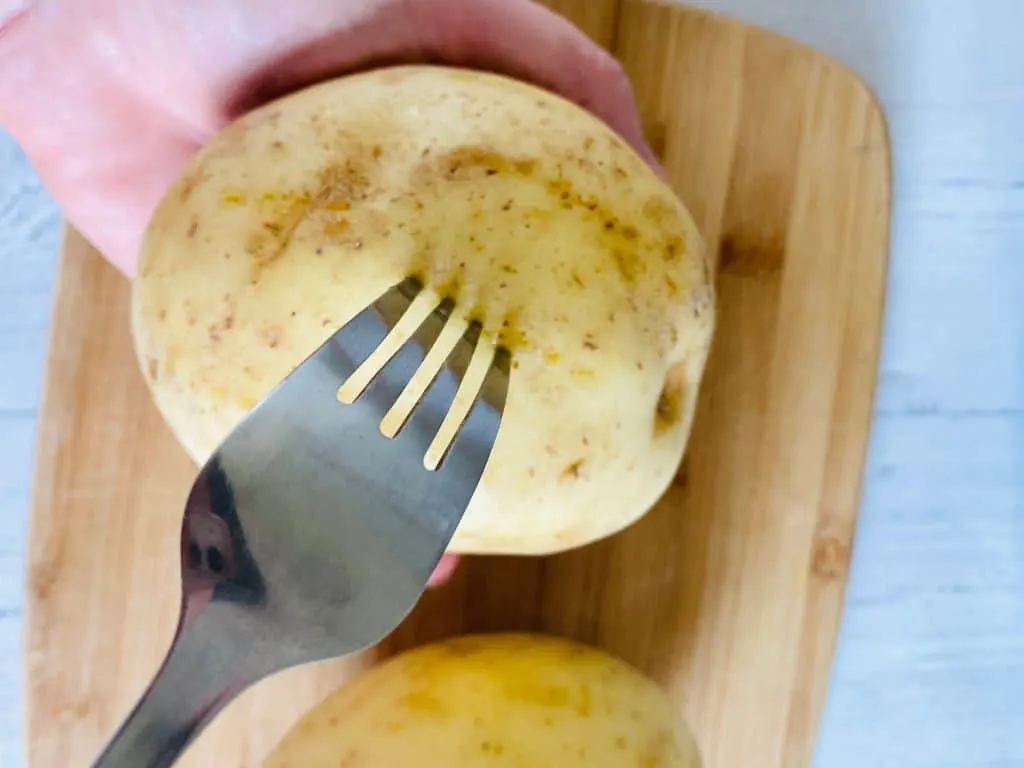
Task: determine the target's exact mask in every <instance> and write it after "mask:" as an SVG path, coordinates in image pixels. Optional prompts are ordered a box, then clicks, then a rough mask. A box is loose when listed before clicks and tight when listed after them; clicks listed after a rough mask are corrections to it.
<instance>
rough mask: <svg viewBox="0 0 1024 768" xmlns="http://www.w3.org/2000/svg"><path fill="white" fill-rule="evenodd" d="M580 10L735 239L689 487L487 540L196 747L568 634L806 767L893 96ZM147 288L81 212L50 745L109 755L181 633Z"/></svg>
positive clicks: (53, 392) (819, 60) (36, 538)
mask: <svg viewBox="0 0 1024 768" xmlns="http://www.w3.org/2000/svg"><path fill="white" fill-rule="evenodd" d="M557 5H558V7H559V10H561V11H562V12H565V13H567V14H568V15H569V16H570V17H573V18H576V17H577V15H578V17H579V19H580V20H581V23H583V24H584V25H585V26H586V28H587V29H588V30H589V31H590V32H591V33H592V34H594V35H595V36H597V37H598V39H602V40H604V41H605V42H609V41H611V40H614V41H615V46H616V47H615V51H616V53H617V54H618V55H619V56H620V57H621V58H622V60H623V61H624V63H625V65H626V67H627V70H628V71H629V73H630V75H631V76H632V78H633V80H634V83H635V85H636V89H637V97H638V101H639V103H640V106H641V110H642V113H643V117H644V121H645V125H646V126H647V128H648V133H649V135H650V137H651V140H652V143H653V144H654V145H655V146H656V148H657V149H658V151H659V152H660V154H661V155H662V157H663V159H664V162H665V165H666V168H667V170H668V173H669V176H670V178H671V181H672V183H673V185H674V187H675V188H676V189H677V191H678V192H679V193H680V195H681V196H682V198H683V199H684V200H685V201H686V202H687V204H688V205H689V206H690V207H691V209H692V210H693V212H694V214H695V216H696V217H697V219H698V222H699V224H700V226H701V228H702V231H703V232H704V233H705V235H706V237H707V238H708V241H709V243H710V245H711V247H712V248H713V249H714V252H715V253H716V254H717V258H718V264H719V275H718V290H719V297H720V323H719V330H718V333H717V336H716V340H715V344H714V349H713V352H712V357H711V360H710V363H709V367H708V371H707V378H706V384H705V387H704V390H703V392H702V396H701V402H700V408H699V414H698V417H697V421H696V424H695V426H694V433H693V437H692V441H691V446H690V449H689V451H688V454H687V458H686V459H685V461H684V462H683V465H682V466H681V468H680V472H679V475H678V477H677V479H676V482H675V483H674V485H673V486H672V488H670V490H669V491H668V492H667V493H666V494H665V496H664V498H663V499H662V500H661V502H660V503H659V504H658V505H657V506H656V508H655V509H653V510H652V511H651V512H650V513H649V514H648V515H647V516H646V517H645V518H644V519H643V520H642V521H641V522H640V523H638V524H636V525H635V526H633V527H632V528H630V529H629V530H627V531H625V532H623V533H622V534H620V535H618V536H615V537H614V538H612V539H609V540H607V541H604V542H600V543H598V544H595V545H593V546H590V547H586V548H584V549H580V550H577V551H574V552H571V553H567V554H563V555H560V556H556V557H552V558H543V559H533V558H529V559H527V558H505V559H503V558H476V559H473V560H471V561H470V562H468V563H467V564H466V566H465V567H464V568H463V569H462V570H461V571H460V573H459V574H458V576H457V577H456V579H455V581H454V582H453V583H452V584H451V585H449V586H448V587H446V588H444V589H442V590H438V591H436V592H434V593H432V594H429V595H427V596H426V597H425V598H424V599H423V600H422V601H421V603H420V605H419V606H418V608H417V609H416V610H415V611H414V613H413V615H412V616H411V617H410V618H409V619H408V620H407V621H406V622H405V623H403V625H402V626H400V627H399V628H398V629H397V630H396V631H395V632H394V633H393V635H392V636H391V637H390V638H389V639H388V640H387V641H386V642H385V643H383V644H382V646H381V647H380V648H379V649H376V651H375V652H373V653H371V654H366V655H364V656H360V657H355V658H351V659H347V660H344V661H340V662H329V663H324V664H319V665H315V667H312V668H304V669H299V670H291V671H289V672H286V673H282V674H280V675H278V676H275V677H274V678H273V679H271V680H268V681H265V682H264V683H262V684H260V685H258V686H256V687H255V688H254V689H252V690H250V691H248V692H246V694H244V695H243V696H242V697H241V698H239V699H238V700H237V701H236V702H234V703H233V704H232V705H231V706H230V707H229V709H228V710H227V711H226V712H225V713H224V714H223V715H222V716H221V717H220V718H219V719H218V720H217V721H216V722H215V723H214V724H213V725H212V726H211V728H210V729H209V730H208V731H207V732H206V733H204V734H203V736H202V737H201V738H200V740H199V742H198V743H197V744H196V745H195V747H194V748H193V749H192V750H190V752H189V754H188V755H187V756H186V760H185V761H184V763H185V764H187V765H255V764H258V762H259V760H260V758H261V756H262V755H263V754H265V753H266V751H267V750H268V748H269V747H270V746H271V745H272V744H273V743H274V742H276V740H277V739H278V738H279V737H280V735H281V734H282V733H283V732H284V730H285V729H286V728H287V727H288V726H289V725H290V724H291V723H292V722H293V721H294V720H295V719H296V718H297V717H298V715H299V714H301V713H302V712H303V711H304V710H305V709H306V708H308V707H309V706H310V705H312V704H313V703H314V702H316V701H317V700H319V699H320V698H322V697H323V696H324V695H325V694H326V693H327V692H328V691H329V690H331V689H332V688H333V687H334V686H336V685H337V684H339V683H340V682H341V681H343V680H344V679H345V678H346V677H347V676H348V675H350V674H352V672H353V671H354V670H355V669H358V668H359V667H361V666H363V665H365V664H368V663H371V662H372V661H373V658H374V657H375V656H377V655H380V654H389V653H394V652H396V651H399V650H401V649H403V648H406V647H409V646H412V645H417V644H420V643H423V642H427V641H430V640H432V639H435V638H440V637H444V636H447V635H451V634H453V633H461V632H469V631H492V630H503V629H529V630H537V631H546V632H553V633H557V634H563V635H568V636H571V637H574V638H577V639H580V640H583V641H586V642H589V643H593V644H595V645H599V646H602V647H604V648H607V649H609V650H610V651H612V652H613V653H616V654H617V655H619V656H621V657H622V658H624V659H626V660H627V661H629V662H631V663H633V664H635V665H637V666H638V667H639V668H640V669H642V670H643V671H645V672H646V673H648V674H649V675H651V676H652V677H654V678H655V679H656V680H658V681H659V682H660V683H661V684H663V685H664V686H665V688H666V689H667V690H668V691H669V692H670V694H671V695H672V696H673V697H674V698H675V700H676V701H678V702H679V705H680V708H681V711H682V712H684V713H685V715H686V717H687V718H688V720H689V721H690V722H691V724H692V725H693V727H694V730H695V731H696V734H697V736H698V740H699V742H700V744H701V748H702V751H703V754H704V758H705V762H706V764H707V765H708V766H728V767H729V768H735V767H737V766H739V767H743V766H752V767H753V766H756V767H757V768H762V767H763V766H769V767H770V766H786V767H787V768H789V767H790V766H800V765H807V764H808V763H809V761H810V755H811V753H812V750H813V747H814V742H815V736H816V732H817V722H818V719H819V716H820V712H821V708H822V705H823V702H824V697H825V692H826V689H827V683H828V676H829V671H830V666H831V659H832V652H833V647H834V643H835V637H836V631H837V626H838V621H839V617H840V613H841V608H842V598H843V590H844V586H845V583H846V575H847V568H848V563H849V557H850V546H851V541H852V535H853V530H854V526H855V520H856V512H857V504H858V493H859V487H860V480H861V475H862V469H863V464H864V453H865V448H866V443H867V437H868V428H869V424H870V415H871V403H872V397H873V391H874V385H875V377H876V371H877V360H878V347H879V335H880V324H881V311H882V306H883V288H884V277H885V267H886V250H887V239H888V215H889V156H888V145H887V139H886V135H885V130H884V126H883V121H882V118H881V115H880V113H879V111H878V109H877V107H876V106H875V104H874V102H873V100H872V99H871V96H870V94H869V93H868V92H867V91H866V89H865V88H864V87H863V86H862V85H861V84H860V83H859V82H858V81H857V80H856V79H855V78H854V77H853V76H852V75H851V74H850V73H849V72H847V71H846V70H845V69H843V68H842V67H840V66H838V65H836V64H835V63H833V62H832V61H830V60H829V59H827V58H825V57H823V56H821V55H819V54H816V53H814V52H812V51H809V50H807V49H805V48H802V47H800V46H798V45H796V44H793V43H790V42H788V41H786V40H783V39H781V38H778V37H775V36H773V35H770V34H768V33H765V32H763V31H759V30H756V29H753V28H750V27H746V26H743V25H741V24H739V23H737V22H734V21H731V20H727V19H723V18H720V17H716V16H712V15H709V14H706V13H703V12H697V11H693V10H689V9H685V8H682V7H669V6H662V5H657V4H653V3H649V2H644V1H643V0H626V1H625V2H622V3H621V4H619V3H615V2H612V3H606V4H602V3H595V2H593V0H579V2H569V1H568V0H563V1H562V2H559V3H558V4H557ZM598 6H602V7H603V8H604V9H605V10H604V11H601V10H600V9H599V8H598ZM574 9H575V10H574ZM608 9H612V10H613V11H614V14H615V15H609V14H610V13H611V11H609V10H608ZM608 18H612V19H614V20H616V23H615V26H614V27H613V28H612V29H610V30H609V23H608V21H607V19H608ZM127 302H128V286H127V285H126V284H125V283H124V282H123V281H122V280H121V279H120V278H119V277H118V276H117V275H116V274H115V273H114V272H113V271H112V270H111V269H110V268H108V267H107V266H106V265H105V264H104V263H103V262H102V261H101V259H100V258H99V256H98V255H97V254H96V253H95V252H93V251H92V250H91V249H90V248H89V247H88V246H87V244H85V243H84V242H83V241H82V240H81V239H80V238H79V237H78V236H77V235H75V234H74V233H70V234H69V237H68V240H67V242H66V245H65V248H64V252H63V257H62V268H61V273H60V277H59V281H58V286H57V300H56V307H55V314H54V323H53V340H52V346H51V351H50V364H49V371H48V379H47V388H46V394H45V400H44V405H43V410H42V414H41V419H40V436H39V454H38V467H37V477H36V483H35V500H34V516H33V522H32V530H31V549H30V553H29V561H30V565H29V595H28V605H29V616H28V639H27V648H28V739H29V741H28V755H29V760H30V764H31V765H33V766H46V767H47V768H49V767H50V766H54V767H59V766H80V765H85V764H88V762H89V760H90V759H91V757H92V756H93V755H94V753H95V751H96V750H97V749H98V748H99V747H100V746H101V744H102V742H103V740H104V739H105V738H106V737H107V736H108V735H109V732H110V731H111V729H113V728H114V727H115V726H116V724H117V723H118V722H119V720H120V719H121V717H122V716H123V715H124V714H125V713H126V711H127V709H128V708H129V706H130V705H131V703H132V701H133V700H134V699H135V697H136V696H137V695H138V693H139V692H140V691H141V689H142V687H143V686H144V684H145V682H146V681H147V680H148V678H149V676H150V675H151V673H152V672H153V670H154V669H155V667H156V665H157V664H158V662H159V659H160V658H161V656H162V654H163V652H164V650H165V649H166V645H167V643H168V641H169V639H170V633H171V631H172V629H173V623H174V618H175V614H176V609H177V562H176V558H177V548H176V544H175V542H176V539H177V533H178V522H179V518H180V514H181V505H182V500H183V498H184V494H185V492H186V490H187V488H188V486H189V485H190V482H191V478H192V473H193V468H192V467H191V466H189V463H188V461H187V460H186V459H185V457H184V455H183V454H182V452H181V451H180V449H179V448H178V447H177V446H176V444H175V443H174V441H173V439H172V438H171V436H170V434H169V432H168V430H167V429H166V428H165V427H164V425H163V424H162V423H161V421H160V419H159V417H158V416H157V414H156V411H155V409H154V408H153V407H152V405H151V403H150V401H149V398H148V395H147V393H146V391H145V388H144V386H143V384H142V381H141V377H140V376H139V375H138V372H137V370H136V367H135V363H134V359H133V356H132V354H131V344H130V339H129V335H128V326H127Z"/></svg>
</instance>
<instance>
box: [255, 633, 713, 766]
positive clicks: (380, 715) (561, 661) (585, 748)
mask: <svg viewBox="0 0 1024 768" xmlns="http://www.w3.org/2000/svg"><path fill="white" fill-rule="evenodd" d="M263 765H264V768H300V767H301V768H327V767H328V766H330V768H337V766H339V765H342V766H346V768H392V766H416V767H417V768H456V766H457V767H458V768H477V766H479V767H480V768H485V767H486V768H501V766H510V767H511V766H515V768H550V766H558V767H559V768H583V767H584V766H585V767H586V768H613V767H614V768H629V767H632V766H636V768H699V766H700V758H699V755H698V751H697V747H696V744H695V742H694V740H693V737H692V735H691V734H690V732H689V729H688V728H687V726H686V724H685V723H684V722H683V720H682V719H681V717H680V716H679V714H678V713H677V712H676V710H675V707H674V706H673V705H672V703H671V701H669V699H668V697H667V696H666V695H665V694H664V693H663V692H662V691H661V690H660V689H659V688H658V687H657V686H656V685H655V684H654V683H653V682H652V681H650V680H648V679H647V678H646V677H644V676H643V675H641V674H640V673H639V672H637V671H636V670H634V669H632V668H631V667H629V666H627V665H626V664H624V663H622V662H621V661H619V660H617V659H615V658H613V657H611V656H609V655H607V654H606V653H604V652H601V651H597V650H594V649H592V648H588V647H586V646H582V645H578V644H576V643H572V642H569V641H566V640H560V639H556V638H552V637H546V636H540V635H484V636H471V637H462V638H457V639H454V640H449V641H447V642H444V643H438V644H435V645H430V646H424V647H422V648H419V649H415V650H413V651H409V652H406V653H405V654H403V655H401V656H397V657H395V658H393V659H390V660H388V661H387V662H385V663H383V664H381V665H379V666H377V667H375V668H372V669H370V670H369V671H367V672H365V673H363V674H362V675H361V676H360V677H359V678H357V679H356V680H354V681H352V682H351V683H349V684H348V685H346V686H344V687H342V688H341V689H339V690H338V691H336V692H335V693H334V694H332V695H331V696H329V697H328V698H327V699H325V700H324V701H323V702H322V703H321V704H320V705H318V706H317V707H315V708H314V709H313V710H312V711H310V712H309V713H307V714H306V715H305V716H304V717H303V718H302V719H301V720H300V721H299V722H298V723H297V724H296V725H295V726H294V727H293V728H292V729H291V730H290V731H289V733H288V734H286V735H285V737H284V739H282V741H281V742H280V743H279V744H278V746H277V747H276V748H275V749H274V751H273V752H272V753H271V754H270V756H269V757H268V758H267V760H266V761H265V762H264V764H263Z"/></svg>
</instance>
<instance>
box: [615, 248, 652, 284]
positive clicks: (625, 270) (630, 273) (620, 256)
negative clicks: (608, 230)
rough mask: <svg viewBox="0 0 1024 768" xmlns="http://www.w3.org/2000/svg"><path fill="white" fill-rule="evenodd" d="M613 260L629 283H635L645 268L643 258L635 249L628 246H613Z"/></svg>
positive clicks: (620, 273)
mask: <svg viewBox="0 0 1024 768" xmlns="http://www.w3.org/2000/svg"><path fill="white" fill-rule="evenodd" d="M612 260H613V261H614V262H615V268H616V269H617V270H619V275H620V276H621V277H622V279H623V281H624V282H625V283H626V284H627V285H631V284H633V283H635V282H636V280H637V278H638V277H639V276H640V273H641V272H642V271H643V268H644V263H643V260H642V259H640V258H638V255H637V253H636V252H635V251H633V250H630V249H627V248H613V249H612Z"/></svg>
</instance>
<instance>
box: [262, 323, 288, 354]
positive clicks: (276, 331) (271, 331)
mask: <svg viewBox="0 0 1024 768" xmlns="http://www.w3.org/2000/svg"><path fill="white" fill-rule="evenodd" d="M283 336H284V330H283V329H282V328H281V326H279V325H272V326H271V327H269V328H264V329H263V332H262V333H261V334H260V339H261V340H262V342H263V343H264V344H266V345H267V346H268V347H270V348H271V349H276V348H277V347H278V345H280V343H281V338H282V337H283Z"/></svg>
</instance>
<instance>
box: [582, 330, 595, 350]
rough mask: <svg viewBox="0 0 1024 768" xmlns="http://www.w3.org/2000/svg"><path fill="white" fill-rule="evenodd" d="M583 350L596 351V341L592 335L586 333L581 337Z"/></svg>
mask: <svg viewBox="0 0 1024 768" xmlns="http://www.w3.org/2000/svg"><path fill="white" fill-rule="evenodd" d="M583 348H584V349H589V350H595V349H597V340H596V339H595V338H594V334H592V333H588V334H587V335H586V336H584V337H583Z"/></svg>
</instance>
